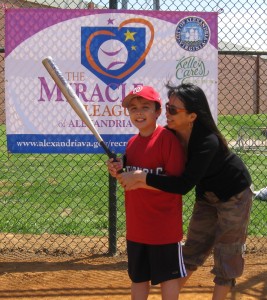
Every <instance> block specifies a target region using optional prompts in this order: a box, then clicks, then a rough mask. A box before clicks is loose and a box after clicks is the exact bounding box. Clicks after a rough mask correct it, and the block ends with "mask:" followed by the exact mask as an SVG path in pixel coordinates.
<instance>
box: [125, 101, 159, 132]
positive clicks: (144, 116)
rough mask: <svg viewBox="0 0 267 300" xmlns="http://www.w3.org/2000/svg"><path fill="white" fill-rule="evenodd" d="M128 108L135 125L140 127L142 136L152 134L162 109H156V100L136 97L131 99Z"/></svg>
mask: <svg viewBox="0 0 267 300" xmlns="http://www.w3.org/2000/svg"><path fill="white" fill-rule="evenodd" d="M127 109H128V112H129V115H130V119H131V121H132V123H133V125H134V126H135V127H136V128H138V129H139V132H140V134H141V135H142V136H148V135H150V134H152V132H153V131H154V130H155V128H156V123H157V118H158V117H159V115H160V113H161V109H159V110H156V103H155V101H150V100H147V99H145V98H141V97H136V98H133V99H132V100H131V101H130V103H129V105H128V107H127Z"/></svg>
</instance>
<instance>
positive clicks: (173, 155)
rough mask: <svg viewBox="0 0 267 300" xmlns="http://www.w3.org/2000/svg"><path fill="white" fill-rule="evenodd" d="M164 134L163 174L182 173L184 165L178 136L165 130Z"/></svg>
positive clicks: (174, 174) (175, 174) (182, 151)
mask: <svg viewBox="0 0 267 300" xmlns="http://www.w3.org/2000/svg"><path fill="white" fill-rule="evenodd" d="M166 131H167V134H165V135H164V139H163V145H162V151H163V155H164V160H165V172H166V174H165V175H169V176H179V175H181V174H182V172H183V170H184V165H185V155H184V150H183V147H182V145H181V143H180V142H179V140H178V138H177V137H176V136H175V135H174V134H173V133H172V132H170V131H168V130H166Z"/></svg>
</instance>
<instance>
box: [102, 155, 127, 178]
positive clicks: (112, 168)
mask: <svg viewBox="0 0 267 300" xmlns="http://www.w3.org/2000/svg"><path fill="white" fill-rule="evenodd" d="M106 165H107V167H108V171H109V174H110V175H111V176H112V177H115V178H117V175H118V172H119V171H121V170H122V168H123V162H122V159H121V158H118V157H117V158H116V161H114V158H110V159H109V160H108V161H107V162H106Z"/></svg>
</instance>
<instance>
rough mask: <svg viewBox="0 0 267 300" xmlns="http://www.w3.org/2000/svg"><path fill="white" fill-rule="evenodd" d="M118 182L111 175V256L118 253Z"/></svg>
mask: <svg viewBox="0 0 267 300" xmlns="http://www.w3.org/2000/svg"><path fill="white" fill-rule="evenodd" d="M116 188H117V180H116V178H114V177H112V176H111V175H109V250H108V253H109V255H116V253H117V195H116Z"/></svg>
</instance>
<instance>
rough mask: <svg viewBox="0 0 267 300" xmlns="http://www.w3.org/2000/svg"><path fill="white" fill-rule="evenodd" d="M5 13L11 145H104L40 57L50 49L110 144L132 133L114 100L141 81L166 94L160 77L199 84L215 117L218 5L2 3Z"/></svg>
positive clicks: (61, 149)
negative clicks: (210, 9)
mask: <svg viewBox="0 0 267 300" xmlns="http://www.w3.org/2000/svg"><path fill="white" fill-rule="evenodd" d="M5 22H6V23H5V30H6V32H5V43H6V44H5V54H6V56H5V72H6V73H5V78H6V87H5V92H6V95H5V96H6V132H7V147H8V151H9V152H11V153H102V152H103V150H102V148H101V147H100V146H99V144H98V142H97V141H96V139H95V137H94V136H93V135H92V134H91V133H90V131H89V130H88V129H87V127H86V126H85V124H83V123H82V121H81V120H80V119H79V118H78V117H77V115H76V114H75V112H74V111H73V110H72V108H71V107H70V105H69V103H68V102H67V101H66V99H65V98H64V96H63V95H62V93H61V92H60V90H59V89H58V88H57V86H56V85H55V83H54V81H53V80H52V79H51V77H50V76H49V74H48V73H47V71H46V69H45V68H44V66H43V65H42V60H43V59H44V58H46V57H48V56H51V57H52V58H53V60H54V61H55V63H56V64H57V65H58V67H59V68H60V70H61V71H62V73H63V75H64V77H65V78H66V79H67V80H68V82H69V83H70V84H71V86H72V87H73V89H74V90H75V91H76V93H77V95H78V97H79V98H80V99H81V101H82V102H83V104H84V106H85V109H86V110H87V112H88V114H89V115H90V116H91V118H92V120H93V122H94V124H95V126H96V128H97V130H98V131H99V133H100V134H101V136H102V138H103V139H104V141H105V142H106V144H107V146H108V147H109V148H110V149H111V150H112V151H114V152H116V153H123V152H124V150H125V146H126V144H127V141H128V139H129V138H130V137H131V136H132V135H133V134H136V133H137V130H136V128H134V127H133V126H132V124H131V122H130V119H129V116H128V112H127V110H126V109H125V108H123V107H122V106H121V102H122V100H123V98H124V97H125V96H126V95H127V94H128V93H129V92H130V91H131V90H132V89H133V88H134V87H136V86H138V85H150V86H153V87H154V88H155V89H156V90H157V91H158V92H159V93H160V94H161V97H162V99H163V103H166V102H167V101H168V99H167V97H166V94H167V90H166V88H165V84H166V83H167V82H171V83H173V84H176V85H178V84H180V83H183V82H192V83H194V84H197V85H199V86H200V87H201V88H202V89H203V90H204V92H205V93H206V95H207V98H208V101H209V104H210V107H211V111H212V114H213V117H214V119H215V120H217V85H218V80H217V78H218V42H217V35H218V33H217V13H207V12H203V13H201V12H199V13H198V12H162V11H133V10H128V11H125V10H89V9H88V10H85V9H79V10H68V9H66V10H65V9H58V10H56V9H8V10H7V11H6V18H5ZM159 123H160V124H162V125H165V109H164V108H163V112H162V115H161V117H160V119H159Z"/></svg>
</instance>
